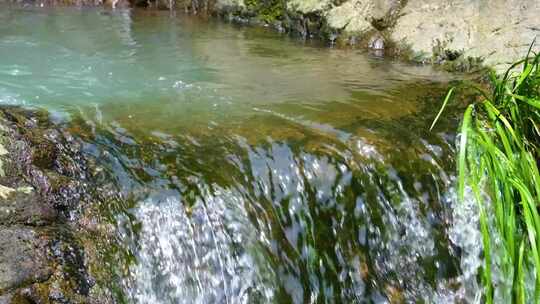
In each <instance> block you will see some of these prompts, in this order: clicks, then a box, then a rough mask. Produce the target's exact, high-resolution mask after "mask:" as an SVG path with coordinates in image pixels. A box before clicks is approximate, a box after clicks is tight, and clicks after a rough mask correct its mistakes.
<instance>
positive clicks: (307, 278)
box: [0, 7, 481, 303]
mask: <svg viewBox="0 0 540 304" xmlns="http://www.w3.org/2000/svg"><path fill="white" fill-rule="evenodd" d="M168 14H169V13H158V12H148V11H137V10H135V11H125V10H118V11H106V10H92V9H35V8H20V7H7V8H6V9H5V10H2V11H0V21H1V22H0V37H2V39H1V40H0V58H3V59H2V60H1V61H0V63H1V64H0V100H1V101H2V102H4V103H19V104H27V105H31V106H41V107H46V108H48V109H50V110H51V111H53V114H54V115H53V117H54V119H55V123H57V124H59V125H61V126H63V127H64V128H65V129H66V130H68V131H69V132H70V134H72V135H73V136H75V137H78V138H80V139H81V140H82V141H83V142H84V145H83V146H84V151H85V153H86V154H87V156H88V157H89V158H92V159H95V161H96V163H97V165H98V166H100V168H102V172H104V176H105V178H104V179H105V180H106V182H105V183H107V184H108V185H109V189H113V190H111V192H112V193H114V198H115V199H114V200H111V201H110V202H106V204H105V205H104V206H103V214H101V215H100V216H102V217H103V220H108V221H109V222H110V224H111V225H113V226H114V227H115V229H114V234H113V237H112V239H113V242H111V243H112V245H111V248H105V249H104V250H105V251H110V253H109V255H108V257H107V259H108V260H106V261H104V265H107V267H110V268H111V271H112V272H113V273H115V275H116V276H115V279H114V280H113V281H111V282H106V283H110V284H111V285H115V286H116V287H115V288H116V289H117V290H120V291H119V294H120V295H119V301H120V302H121V301H124V302H128V303H401V302H419V301H423V302H427V303H449V302H459V303H461V302H464V303H474V302H479V301H480V297H481V293H480V292H479V291H478V282H477V273H478V267H479V266H480V265H481V257H480V255H481V241H480V235H479V232H478V228H477V226H478V218H477V212H476V211H475V204H474V202H469V201H467V202H465V203H463V204H461V203H460V204H458V203H457V202H456V199H455V191H454V190H453V185H454V183H455V182H454V180H453V179H454V177H453V176H454V170H455V169H454V163H453V158H454V152H455V151H454V149H453V148H452V147H453V146H454V140H455V138H454V137H455V129H456V127H457V124H458V120H457V119H456V118H455V117H454V116H453V115H452V110H451V109H450V111H449V114H448V116H447V117H446V118H444V119H443V120H442V121H441V122H440V124H438V126H437V127H436V130H435V131H434V132H430V131H428V129H429V125H430V123H431V121H432V119H433V117H434V116H435V114H436V111H437V110H438V106H439V104H440V100H441V97H442V96H443V95H444V93H445V89H446V87H447V86H448V82H449V81H451V80H452V77H453V76H451V75H447V74H445V73H442V72H437V71H434V70H432V69H431V68H428V67H418V66H408V65H404V64H399V63H395V62H389V61H387V60H383V59H381V58H378V57H373V56H370V55H368V54H362V53H357V52H355V51H350V50H349V51H347V50H333V49H327V48H318V47H316V46H301V45H298V44H297V43H296V42H292V41H287V40H285V39H284V38H282V37H278V36H277V34H274V33H271V32H268V31H266V30H264V29H256V28H234V27H233V26H231V25H226V24H221V23H215V22H213V21H201V20H198V19H194V18H190V17H187V16H178V17H170V16H169V15H168ZM32 28H39V29H40V33H39V35H38V34H33V31H30V29H32ZM78 37H85V39H79V38H78ZM15 70H16V71H18V72H15ZM120 298H123V300H120Z"/></svg>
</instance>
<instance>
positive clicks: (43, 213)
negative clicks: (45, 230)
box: [0, 186, 57, 226]
mask: <svg viewBox="0 0 540 304" xmlns="http://www.w3.org/2000/svg"><path fill="white" fill-rule="evenodd" d="M10 189H13V191H11V192H10V193H9V194H8V195H7V196H6V197H1V196H0V224H1V225H13V224H26V225H32V226H40V225H45V224H48V223H51V222H52V221H53V220H54V219H55V218H56V216H57V212H56V210H54V209H53V208H52V207H51V206H49V205H48V204H47V203H44V202H43V201H42V200H41V198H40V196H39V195H38V194H37V193H36V191H35V190H34V189H33V188H31V187H28V186H26V187H18V188H10Z"/></svg>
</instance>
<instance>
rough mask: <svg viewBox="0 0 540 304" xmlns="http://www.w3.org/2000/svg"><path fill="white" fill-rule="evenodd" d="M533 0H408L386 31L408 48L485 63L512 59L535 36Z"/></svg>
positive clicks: (539, 10) (539, 4) (537, 12)
mask: <svg viewBox="0 0 540 304" xmlns="http://www.w3.org/2000/svg"><path fill="white" fill-rule="evenodd" d="M538 16H540V1H537V0H491V1H484V0H449V1H440V0H409V1H408V2H407V5H406V6H405V7H404V8H403V10H402V12H401V16H400V17H399V19H398V20H397V22H396V24H395V26H394V28H393V30H392V34H391V38H392V40H394V41H396V42H400V43H405V44H408V45H409V47H410V48H411V50H412V51H414V52H416V53H418V54H424V55H425V56H431V55H435V56H437V55H438V53H439V52H440V51H441V50H454V51H459V52H462V53H463V54H464V55H465V56H470V57H479V58H482V59H484V60H485V61H484V63H485V64H487V65H489V66H496V65H498V64H501V63H505V62H511V61H515V60H517V59H519V58H521V57H522V56H524V55H525V53H526V51H527V49H528V47H529V45H530V43H531V42H532V41H533V39H534V38H535V37H536V38H540V26H539V22H538Z"/></svg>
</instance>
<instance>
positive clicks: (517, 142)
mask: <svg viewBox="0 0 540 304" xmlns="http://www.w3.org/2000/svg"><path fill="white" fill-rule="evenodd" d="M539 62H540V55H536V54H533V53H532V52H531V51H530V50H529V53H528V55H527V57H526V58H525V59H523V60H521V61H519V62H516V63H515V64H513V65H512V66H511V67H510V68H509V69H508V71H507V72H506V73H504V74H502V75H500V76H496V75H495V74H491V75H490V84H491V86H490V87H491V88H490V90H489V91H485V90H482V89H480V88H476V89H477V90H478V91H479V92H480V93H481V96H482V98H480V99H479V100H478V101H475V102H473V103H472V104H470V105H469V106H468V107H467V108H466V110H465V113H464V116H463V121H462V125H461V130H460V137H459V143H458V148H459V154H458V160H457V167H458V197H459V198H460V200H463V199H464V196H465V195H469V194H468V193H472V195H474V198H475V199H476V201H477V202H478V208H479V213H480V230H481V233H482V239H483V246H484V265H483V268H482V272H481V273H482V281H483V286H484V300H485V302H486V303H494V302H496V303H540V251H539V246H540V215H539V211H538V208H539V203H540V173H539V169H538V164H539V161H540V153H539V149H538V145H539V144H540V131H539V128H540V64H539ZM452 93H453V89H452V90H450V91H449V93H448V95H447V97H446V99H445V101H444V103H443V108H442V109H441V111H442V110H443V109H444V107H445V106H446V104H447V103H448V100H449V99H450V97H451V95H452ZM440 114H441V112H439V114H438V115H437V117H436V119H435V121H437V119H438V118H439V117H440ZM435 121H434V123H435ZM432 127H433V126H432ZM466 189H470V190H471V191H470V192H469V191H466ZM466 193H467V194H466ZM495 274H497V275H495Z"/></svg>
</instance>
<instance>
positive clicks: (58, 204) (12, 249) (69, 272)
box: [0, 107, 107, 304]
mask: <svg viewBox="0 0 540 304" xmlns="http://www.w3.org/2000/svg"><path fill="white" fill-rule="evenodd" d="M90 172H91V170H89V169H88V168H87V162H86V161H85V160H84V158H83V156H82V154H81V151H80V143H79V142H78V141H77V140H76V139H74V138H73V137H71V136H70V135H69V134H67V133H66V132H64V131H62V130H61V129H59V128H57V127H55V126H54V125H53V124H51V123H50V121H49V118H48V115H47V114H46V113H45V112H43V111H37V110H23V109H20V108H17V107H2V108H0V303H2V304H4V303H5V304H8V303H14V304H15V303H106V302H107V300H106V299H107V297H106V296H105V295H103V294H102V293H101V294H100V292H99V290H98V288H97V287H95V280H94V278H93V277H92V276H91V275H90V274H89V271H88V269H89V266H90V264H91V263H92V258H93V256H92V251H91V250H89V249H90V248H91V246H90V247H88V246H86V244H87V243H88V242H85V238H88V236H90V235H91V234H92V232H89V229H87V226H88V225H85V212H86V211H85V210H86V209H87V207H88V206H89V204H91V198H90V196H89V193H90V192H91V189H89V188H90V185H91V183H90V177H89V174H90Z"/></svg>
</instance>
